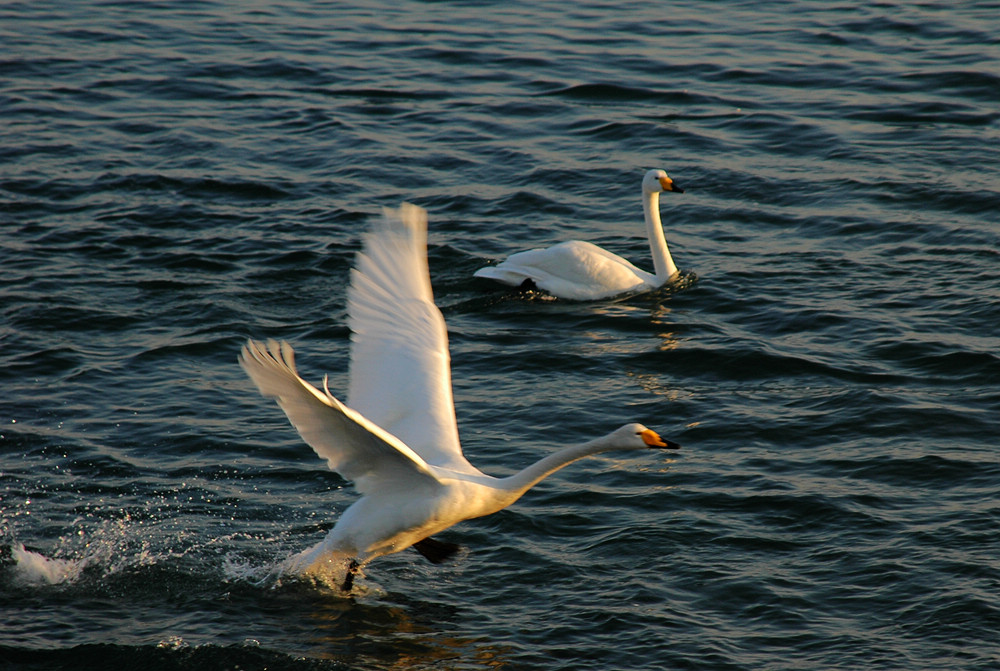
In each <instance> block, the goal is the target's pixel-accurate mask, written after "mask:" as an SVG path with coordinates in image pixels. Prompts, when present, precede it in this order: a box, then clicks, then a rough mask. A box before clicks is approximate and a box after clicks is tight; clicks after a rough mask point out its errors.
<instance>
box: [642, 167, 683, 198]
mask: <svg viewBox="0 0 1000 671" xmlns="http://www.w3.org/2000/svg"><path fill="white" fill-rule="evenodd" d="M642 190H643V191H644V192H645V193H661V192H663V191H673V192H675V193H684V189H682V188H681V187H679V186H677V185H676V184H674V180H672V179H670V178H669V177H667V173H665V172H663V171H662V170H650V171H649V172H647V173H646V176H645V177H643V178H642Z"/></svg>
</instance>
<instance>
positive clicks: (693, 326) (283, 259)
mask: <svg viewBox="0 0 1000 671" xmlns="http://www.w3.org/2000/svg"><path fill="white" fill-rule="evenodd" d="M282 4H283V6H282V7H280V8H279V7H274V6H271V5H270V4H265V3H239V4H238V5H234V6H229V5H227V4H225V3H217V2H197V3H194V2H178V1H176V0H166V1H164V2H144V3H131V4H127V5H121V4H115V3H95V2H79V3H45V2H42V3H18V2H14V3H6V4H4V5H3V7H2V8H0V96H2V97H0V109H2V119H3V120H2V122H0V134H2V136H0V146H2V147H3V150H2V151H0V203H2V205H0V207H2V210H0V216H2V228H0V231H2V233H0V241H2V245H0V310H2V322H0V343H2V349H0V371H2V373H0V376H2V378H0V379H2V383H3V384H2V386H3V391H4V393H3V400H2V401H0V497H2V498H0V545H2V546H3V548H4V550H3V553H2V556H0V609H2V614H0V619H2V621H3V623H4V624H3V627H2V628H0V660H2V663H0V667H3V668H5V669H6V668H11V669H40V668H47V669H49V668H61V667H62V668H74V669H80V668H110V667H113V666H115V665H123V664H128V665H144V666H147V667H153V668H164V669H202V668H204V669H220V668H226V669H236V668H241V669H263V668H265V667H266V668H270V669H314V668H317V669H352V670H353V669H388V668H435V669H480V668H503V669H529V668H530V669H534V668H550V669H588V668H593V669H609V668H619V669H624V668H628V669H692V668H695V669H716V670H717V669H805V668H811V669H859V668H864V669H941V668H948V669H987V668H997V666H998V665H1000V642H998V641H1000V638H998V636H997V632H998V630H1000V595H998V592H1000V559H998V556H1000V502H998V498H997V495H998V491H1000V459H998V456H997V445H996V440H997V439H996V436H997V429H998V416H1000V415H998V412H1000V391H998V389H1000V388H998V383H1000V355H998V351H1000V338H998V336H997V326H996V325H997V324H998V323H1000V264H998V261H1000V254H998V251H997V250H998V249H1000V234H998V230H1000V229H998V217H997V212H998V211H1000V169H998V166H1000V111H998V110H1000V76H998V75H997V73H998V72H1000V40H998V37H997V35H1000V19H997V17H998V16H1000V12H998V9H1000V6H998V5H997V4H996V3H957V4H956V3H950V2H924V3H919V4H917V3H892V2H883V3H877V4H874V5H866V6H864V7H857V6H851V5H844V4H839V5H838V4H833V5H830V4H829V3H811V2H805V1H803V0H788V1H786V2H773V3H765V4H763V5H761V4H760V3H722V2H697V3H696V2H688V3H675V4H673V5H669V6H668V5H662V4H656V3H645V4H642V3H630V4H628V5H622V4H621V3H601V2H587V1H584V2H574V3H555V2H546V1H543V2H530V3H529V2H508V3H503V4H502V6H501V5H497V6H481V4H482V3H471V2H465V3H462V2H410V1H408V0H402V1H401V2H394V3H385V4H384V5H379V4H375V3H371V4H364V3H342V2H337V3H318V2H310V3H303V2H292V3H282ZM650 167H661V168H664V169H665V170H667V171H668V172H669V173H670V175H671V177H673V178H674V179H675V180H676V181H677V182H678V183H679V184H680V185H681V186H682V187H684V188H685V190H686V193H684V194H667V195H665V196H664V197H663V199H662V211H663V218H664V221H665V222H666V224H667V238H668V241H669V243H670V245H671V249H672V251H673V253H674V257H675V259H676V261H677V263H678V265H679V266H680V267H681V269H682V272H683V274H684V279H683V282H681V284H680V285H679V286H677V287H673V288H671V289H667V290H663V291H660V292H657V293H654V294H650V295H646V296H640V297H635V298H631V299H628V300H623V301H622V300H620V301H603V302H597V303H572V302H566V301H546V300H538V299H530V298H525V297H517V296H511V295H509V294H507V293H506V292H504V291H503V290H502V289H499V288H497V287H495V286H493V285H491V284H490V283H488V282H485V281H480V280H474V279H472V277H471V275H472V272H473V271H474V270H475V269H476V268H478V267H480V266H481V265H482V264H484V263H487V262H491V261H494V260H497V259H500V258H502V257H503V256H505V255H506V254H508V253H510V252H513V251H517V250H520V249H525V248H528V247H534V246H543V245H548V244H552V243H555V242H557V241H560V240H564V239H571V238H579V239H586V240H590V241H592V242H595V243H598V244H601V245H602V246H605V247H607V248H609V249H611V250H612V251H615V252H617V253H620V254H623V255H625V256H627V257H628V258H630V259H632V260H633V261H634V262H635V263H637V264H638V265H640V267H647V268H648V267H649V266H650V263H649V259H648V248H647V247H646V244H645V241H644V238H643V231H642V226H641V204H640V199H639V182H640V180H641V178H642V174H643V172H644V171H645V170H646V169H647V168H650ZM403 199H406V200H410V201H413V202H415V203H417V204H419V205H422V206H423V207H426V208H427V209H428V210H429V212H430V218H431V224H430V226H431V232H430V250H429V252H430V267H431V274H432V280H433V284H434V287H435V293H436V298H437V301H438V303H439V305H441V307H442V309H443V311H444V313H445V318H446V320H447V322H448V326H449V332H450V338H451V350H452V359H453V361H452V363H453V376H454V386H455V397H456V406H457V413H458V418H459V426H460V430H461V434H462V439H463V444H464V446H465V450H466V453H467V454H468V455H469V457H470V459H471V460H472V461H473V462H474V463H476V464H477V465H479V466H480V467H482V468H483V469H484V470H486V471H487V472H490V473H494V474H506V473H510V472H513V471H514V470H516V469H518V468H520V467H522V466H523V465H526V464H527V463H530V462H531V461H533V460H534V459H536V458H538V457H539V456H541V455H543V454H546V453H548V452H549V451H551V450H553V449H555V448H557V447H558V446H560V445H562V444H565V443H569V442H576V441H579V440H583V439H586V438H590V437H593V436H595V435H598V434H603V433H605V432H607V431H609V430H610V429H612V428H614V427H617V426H619V425H620V424H622V423H624V422H626V421H640V422H643V423H645V424H647V425H649V426H651V427H654V428H656V429H657V430H659V431H660V432H661V433H663V434H664V435H665V436H668V437H670V438H673V439H675V440H677V441H678V442H681V443H682V444H683V445H684V449H683V450H682V451H681V453H679V454H676V455H673V454H671V455H668V456H664V455H658V456H651V455H628V454H621V455H615V456H608V457H602V458H592V459H590V460H587V461H584V462H580V463H578V464H575V465H574V466H572V467H570V468H569V469H567V470H565V471H563V472H561V473H560V474H558V475H556V476H554V477H553V478H551V479H550V480H548V481H546V482H545V483H543V484H542V485H540V486H539V487H538V488H537V489H536V490H534V491H533V492H531V493H529V494H528V495H527V496H526V497H525V498H524V499H522V500H521V501H520V502H518V503H517V504H516V505H515V506H514V507H512V508H510V509H508V510H506V511H503V512H501V513H499V514H497V515H494V516H492V517H488V518H484V519H481V520H477V521H473V522H468V523H464V524H462V525H459V526H458V527H456V528H454V529H453V530H451V531H450V532H447V533H446V534H445V535H443V536H442V538H443V539H446V540H450V541H454V542H459V543H461V544H462V545H463V546H465V547H466V548H468V550H467V551H466V552H465V553H463V555H462V556H460V557H459V559H458V560H457V561H456V562H454V563H452V564H448V565H444V566H431V565H429V564H427V563H426V562H424V561H423V560H422V559H421V558H420V557H419V556H418V555H417V554H416V553H414V552H410V551H407V552H404V553H401V554H398V555H394V556H390V557H387V558H383V559H381V560H377V561H376V562H374V563H373V564H371V565H370V566H369V567H368V568H367V571H366V575H365V577H364V578H363V579H362V580H361V581H360V588H359V590H358V594H357V595H356V597H355V598H352V599H343V598H341V597H339V596H338V595H336V594H332V593H329V592H328V591H324V590H323V589H321V588H316V587H310V586H308V585H294V584H293V585H289V584H284V585H281V586H277V587H276V586H274V585H273V583H269V582H268V581H267V580H266V573H267V570H268V569H269V567H272V566H274V564H275V563H276V562H278V561H280V560H281V559H283V558H284V557H287V556H288V555H289V554H291V553H293V552H296V551H298V550H301V549H302V548H304V547H306V546H308V545H310V544H312V543H314V542H316V541H317V540H318V539H319V538H321V537H322V535H323V533H324V532H325V531H326V530H327V529H328V528H329V527H330V526H331V525H332V523H333V521H334V520H335V519H336V516H337V514H338V513H339V512H340V511H342V510H343V509H344V508H345V507H346V506H347V505H349V503H350V502H351V501H353V500H354V493H353V492H352V490H351V489H350V486H349V485H348V484H346V483H345V482H344V481H342V480H341V479H340V478H339V477H338V476H336V475H335V474H333V473H330V472H329V471H327V470H326V469H325V467H324V466H323V464H322V462H320V461H319V460H318V459H317V458H315V456H314V455H313V454H312V452H311V450H310V449H309V448H308V447H306V446H304V445H303V444H302V443H301V442H300V440H299V439H298V438H297V436H296V435H295V433H294V432H293V431H292V429H291V428H290V427H289V426H288V425H287V423H286V421H285V419H284V417H283V416H282V414H281V412H280V411H279V410H278V409H277V407H275V406H274V404H273V403H271V402H269V401H266V400H264V399H262V398H259V397H258V395H257V393H256V391H255V390H254V388H253V387H252V385H251V383H250V382H249V380H248V379H246V378H245V376H244V375H243V373H242V371H241V370H240V369H239V367H238V366H237V364H236V353H237V351H238V349H239V346H240V344H241V343H242V342H243V341H244V339H245V338H247V337H250V336H253V337H277V338H286V339H289V340H291V341H292V342H293V343H294V344H295V346H296V347H297V349H298V351H299V363H300V368H301V369H302V370H303V373H304V374H305V375H306V377H308V378H309V379H311V380H314V381H318V380H319V379H321V378H322V375H323V374H324V373H329V374H330V387H331V389H333V390H335V392H336V391H340V393H343V390H345V389H346V386H347V378H346V366H347V360H348V346H349V341H348V337H349V334H348V332H347V330H346V326H345V314H344V302H345V296H344V289H345V284H346V281H347V276H348V270H349V267H350V265H351V262H352V257H353V254H354V253H355V251H356V250H357V249H358V246H359V235H360V232H361V231H362V230H363V229H364V226H365V225H366V222H367V221H368V220H369V219H370V218H371V217H372V216H373V215H374V214H376V213H377V212H378V211H379V209H380V207H381V206H383V205H396V204H398V202H399V201H400V200H403Z"/></svg>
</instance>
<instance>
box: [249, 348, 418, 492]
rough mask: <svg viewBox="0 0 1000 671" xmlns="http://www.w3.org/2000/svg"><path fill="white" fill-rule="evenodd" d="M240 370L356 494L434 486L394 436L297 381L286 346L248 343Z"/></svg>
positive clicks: (415, 456) (325, 393) (292, 354)
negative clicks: (353, 484) (281, 411)
mask: <svg viewBox="0 0 1000 671" xmlns="http://www.w3.org/2000/svg"><path fill="white" fill-rule="evenodd" d="M240 366H242V367H243V370H244V371H246V373H247V375H249V376H250V379H251V380H253V381H254V384H256V385H257V388H258V389H259V390H260V393H261V394H263V395H264V396H266V397H269V398H274V399H276V400H277V402H278V405H279V406H280V407H281V409H282V410H284V411H285V414H286V415H288V419H289V421H291V423H292V426H294V427H295V428H296V430H297V431H298V432H299V435H301V436H302V439H303V440H305V442H306V443H307V444H308V445H309V446H310V447H312V448H313V450H315V451H316V454H318V455H319V456H320V457H322V458H324V459H326V461H327V463H328V464H329V466H330V468H332V469H333V470H335V471H337V472H338V473H340V474H341V475H342V476H344V477H345V478H347V479H349V480H351V481H353V482H354V483H355V486H356V487H357V489H358V491H360V492H362V493H369V492H373V491H375V490H376V489H379V488H385V487H399V486H406V487H408V488H412V487H414V486H417V485H418V484H419V483H424V484H433V485H436V484H438V480H437V479H436V478H435V477H434V475H433V474H432V473H431V472H430V470H429V469H428V467H427V464H426V463H425V462H424V460H423V459H421V458H420V456H419V455H417V454H415V453H414V452H413V450H411V449H410V448H409V447H407V446H406V445H405V444H403V443H402V442H401V441H400V440H399V439H398V438H396V437H395V436H393V435H392V434H389V433H387V432H386V431H384V430H382V429H381V428H379V427H378V426H376V425H374V424H373V423H372V422H371V421H369V420H368V419H366V418H365V417H364V416H363V415H361V414H360V413H358V412H355V411H353V410H351V409H350V408H348V407H346V406H344V404H342V403H341V402H340V401H338V400H337V399H335V398H334V397H333V396H331V395H330V393H329V392H322V391H320V390H318V389H317V388H316V387H314V386H312V385H311V384H309V383H308V382H306V381H305V380H303V379H302V378H301V377H299V375H298V373H297V372H296V369H295V352H294V350H293V349H292V346H291V345H289V344H288V343H287V342H281V343H278V342H275V341H273V340H269V341H268V342H267V345H266V346H265V345H264V343H260V342H256V341H253V340H251V341H249V342H247V344H246V345H245V346H244V347H243V351H242V352H241V355H240Z"/></svg>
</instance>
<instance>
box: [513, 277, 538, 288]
mask: <svg viewBox="0 0 1000 671" xmlns="http://www.w3.org/2000/svg"><path fill="white" fill-rule="evenodd" d="M517 290H518V291H538V285H537V284H535V280H533V279H531V278H530V277H526V278H525V279H524V281H523V282H521V285H520V286H519V287H518V288H517Z"/></svg>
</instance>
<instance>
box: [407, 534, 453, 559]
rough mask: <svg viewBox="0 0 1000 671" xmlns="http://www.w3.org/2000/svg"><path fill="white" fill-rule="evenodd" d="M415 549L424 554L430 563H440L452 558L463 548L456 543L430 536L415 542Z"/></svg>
mask: <svg viewBox="0 0 1000 671" xmlns="http://www.w3.org/2000/svg"><path fill="white" fill-rule="evenodd" d="M413 549H414V550H416V551H417V552H419V553H420V554H421V555H423V557H424V559H426V560H427V561H429V562H430V563H432V564H440V563H442V562H445V561H448V560H449V559H451V558H452V556H454V555H455V553H457V552H458V551H459V550H461V549H462V546H461V545H458V544H456V543H446V542H445V541H439V540H436V539H434V538H431V537H430V536H428V537H427V538H425V539H423V540H422V541H417V542H416V543H414V544H413Z"/></svg>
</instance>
